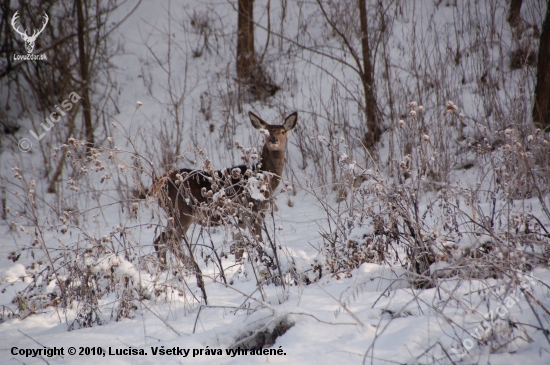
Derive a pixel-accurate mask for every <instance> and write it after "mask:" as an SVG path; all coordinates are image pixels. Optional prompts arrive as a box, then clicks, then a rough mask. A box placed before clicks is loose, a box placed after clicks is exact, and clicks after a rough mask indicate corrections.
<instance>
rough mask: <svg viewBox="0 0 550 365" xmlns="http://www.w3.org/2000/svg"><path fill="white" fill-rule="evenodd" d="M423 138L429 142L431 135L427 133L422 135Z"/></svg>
mask: <svg viewBox="0 0 550 365" xmlns="http://www.w3.org/2000/svg"><path fill="white" fill-rule="evenodd" d="M422 140H423V141H424V142H429V141H430V136H428V135H427V134H425V135H423V136H422Z"/></svg>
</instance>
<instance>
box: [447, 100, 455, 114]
mask: <svg viewBox="0 0 550 365" xmlns="http://www.w3.org/2000/svg"><path fill="white" fill-rule="evenodd" d="M445 110H447V111H448V112H449V113H455V112H456V111H458V107H457V106H456V105H455V103H453V102H452V101H450V100H449V101H448V102H447V106H446V108H445Z"/></svg>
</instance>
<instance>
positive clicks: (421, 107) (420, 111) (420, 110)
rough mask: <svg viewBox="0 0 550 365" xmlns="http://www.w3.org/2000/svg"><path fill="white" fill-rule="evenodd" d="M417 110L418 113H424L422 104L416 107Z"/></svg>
mask: <svg viewBox="0 0 550 365" xmlns="http://www.w3.org/2000/svg"><path fill="white" fill-rule="evenodd" d="M418 112H419V113H424V107H423V106H422V105H420V106H419V107H418Z"/></svg>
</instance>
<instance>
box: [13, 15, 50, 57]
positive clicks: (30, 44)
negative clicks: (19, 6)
mask: <svg viewBox="0 0 550 365" xmlns="http://www.w3.org/2000/svg"><path fill="white" fill-rule="evenodd" d="M18 12H19V10H18V11H16V12H15V14H13V18H12V19H11V26H12V27H13V29H14V30H15V31H16V32H17V33H18V34H19V35H20V36H21V38H23V40H24V41H25V49H26V50H27V53H29V54H30V53H32V51H34V44H35V42H36V38H38V36H39V35H40V33H42V32H43V31H44V29H45V28H46V25H47V24H48V20H49V19H50V18H49V17H48V14H46V13H44V22H43V24H42V29H40V30H38V29H35V31H34V32H33V34H32V35H31V36H29V35H28V34H27V30H26V29H25V31H24V32H22V31H20V30H19V26H18V25H16V24H15V22H16V21H17V18H18V15H17V13H18Z"/></svg>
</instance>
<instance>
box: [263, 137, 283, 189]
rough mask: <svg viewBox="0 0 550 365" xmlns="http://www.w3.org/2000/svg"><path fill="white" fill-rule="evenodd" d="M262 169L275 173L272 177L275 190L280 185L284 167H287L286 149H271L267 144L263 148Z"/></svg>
mask: <svg viewBox="0 0 550 365" xmlns="http://www.w3.org/2000/svg"><path fill="white" fill-rule="evenodd" d="M261 162H262V171H266V172H271V173H273V174H275V175H276V176H274V177H273V178H272V179H271V191H273V190H275V189H276V188H277V186H279V182H280V181H281V176H282V175H283V168H284V167H285V151H284V150H279V151H270V150H269V149H268V147H267V144H265V145H264V148H263V150H262V161H261Z"/></svg>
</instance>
